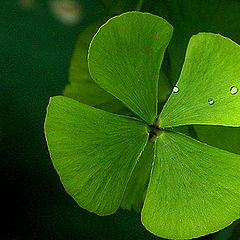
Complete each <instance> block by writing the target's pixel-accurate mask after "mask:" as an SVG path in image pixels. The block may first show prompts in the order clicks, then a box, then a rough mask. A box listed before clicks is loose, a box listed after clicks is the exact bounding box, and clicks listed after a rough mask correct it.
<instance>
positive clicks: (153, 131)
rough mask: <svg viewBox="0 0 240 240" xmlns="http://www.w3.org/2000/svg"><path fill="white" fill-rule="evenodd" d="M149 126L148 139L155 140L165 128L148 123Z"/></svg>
mask: <svg viewBox="0 0 240 240" xmlns="http://www.w3.org/2000/svg"><path fill="white" fill-rule="evenodd" d="M148 127H149V137H148V140H149V141H152V142H154V141H155V140H156V138H157V137H158V136H160V135H161V134H162V132H163V129H161V128H159V127H158V126H156V125H148Z"/></svg>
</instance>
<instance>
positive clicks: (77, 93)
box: [63, 18, 127, 113]
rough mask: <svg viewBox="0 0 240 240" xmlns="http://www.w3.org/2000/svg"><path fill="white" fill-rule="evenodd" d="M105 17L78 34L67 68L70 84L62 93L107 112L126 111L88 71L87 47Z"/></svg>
mask: <svg viewBox="0 0 240 240" xmlns="http://www.w3.org/2000/svg"><path fill="white" fill-rule="evenodd" d="M105 19H106V18H102V19H99V20H98V21H96V22H94V23H92V24H91V25H89V26H88V27H87V28H86V29H85V30H84V31H83V32H82V33H81V34H80V35H79V37H78V40H77V42H76V45H75V51H74V53H73V56H72V60H71V66H70V69H69V81H70V84H68V85H67V86H66V87H65V89H64V92H63V95H65V96H67V97H71V98H73V99H75V100H77V101H80V102H82V103H86V104H88V105H90V106H93V107H97V108H99V109H102V110H106V111H109V112H113V113H121V112H122V111H125V112H127V110H126V107H125V106H124V105H123V104H122V103H121V102H120V101H119V100H117V99H116V98H115V97H113V96H112V95H111V94H109V93H108V92H106V91H105V90H103V89H102V88H100V87H99V86H98V85H97V84H96V83H95V82H94V81H93V80H92V79H91V77H90V74H89V71H88V64H87V54H88V47H89V44H90V41H91V39H92V37H93V35H94V34H95V33H96V32H97V29H98V28H99V27H100V26H101V25H102V24H103V23H104V21H105Z"/></svg>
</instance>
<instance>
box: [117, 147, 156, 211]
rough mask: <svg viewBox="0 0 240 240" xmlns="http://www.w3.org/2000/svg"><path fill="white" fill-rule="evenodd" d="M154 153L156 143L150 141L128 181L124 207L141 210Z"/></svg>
mask: <svg viewBox="0 0 240 240" xmlns="http://www.w3.org/2000/svg"><path fill="white" fill-rule="evenodd" d="M153 154H154V143H153V142H148V144H147V146H146V147H145V149H144V151H143V153H142V155H141V157H140V158H139V161H138V163H137V165H136V167H135V169H134V171H133V173H132V176H131V178H130V180H129V182H128V185H127V188H126V191H125V193H124V197H123V200H122V202H121V207H122V208H123V209H128V210H131V209H132V208H133V209H134V210H136V211H137V212H140V210H141V208H142V205H143V201H144V199H145V194H146V190H147V185H148V182H149V179H150V172H151V169H152V162H153V158H154V156H153Z"/></svg>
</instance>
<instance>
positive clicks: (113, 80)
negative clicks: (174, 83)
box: [89, 12, 172, 124]
mask: <svg viewBox="0 0 240 240" xmlns="http://www.w3.org/2000/svg"><path fill="white" fill-rule="evenodd" d="M171 34H172V27H171V25H170V24H168V23H167V22H166V21H165V20H164V19H162V18H160V17H157V16H154V15H151V14H149V13H139V12H130V13H126V14H122V15H120V16H117V17H114V18H112V19H111V20H109V21H108V22H107V23H106V24H105V25H103V26H102V27H101V28H100V29H99V31H98V32H97V34H96V35H95V36H94V38H93V40H92V43H91V45H90V49H89V70H90V74H91V76H92V78H93V79H94V80H95V81H96V82H97V83H98V84H99V85H100V86H101V87H102V88H104V89H105V90H107V91H108V92H110V93H111V94H112V95H114V96H115V97H116V98H118V99H119V100H121V101H122V102H123V103H124V104H125V105H126V106H127V107H129V109H131V110H132V111H133V112H135V113H136V114H137V115H138V116H140V117H141V118H142V119H143V120H145V121H146V122H147V123H149V124H152V123H153V122H154V120H155V118H156V116H157V89H158V79H159V71H160V66H161V63H162V59H163V54H164V51H165V49H166V47H167V45H168V42H169V40H170V38H171ZM133 46H134V47H133Z"/></svg>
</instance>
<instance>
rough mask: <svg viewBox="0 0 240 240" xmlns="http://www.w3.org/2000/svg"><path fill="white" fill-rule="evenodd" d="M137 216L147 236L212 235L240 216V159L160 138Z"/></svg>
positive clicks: (178, 137) (172, 136) (182, 139)
mask: <svg viewBox="0 0 240 240" xmlns="http://www.w3.org/2000/svg"><path fill="white" fill-rule="evenodd" d="M155 157H156V158H155V161H154V165H153V172H152V176H151V180H150V185H149V188H148V192H147V196H146V200H145V203H144V206H143V210H142V222H143V224H144V226H145V227H146V228H147V229H148V230H149V231H150V232H152V233H154V234H156V235H158V236H161V237H164V238H169V239H179V238H180V239H188V238H193V237H199V236H202V235H206V234H209V233H212V232H216V231H218V230H220V229H222V228H224V227H226V226H228V225H229V224H231V223H232V222H233V221H234V220H236V219H237V218H239V215H240V204H239V199H240V180H239V179H240V171H239V169H240V156H239V155H236V154H233V153H230V152H227V151H223V150H220V149H217V148H214V147H211V146H209V145H206V144H203V143H201V142H198V141H196V140H193V139H191V138H189V137H187V136H185V135H183V134H179V133H174V132H164V133H163V134H162V135H161V136H160V137H159V138H158V139H157V141H156V149H155Z"/></svg>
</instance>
